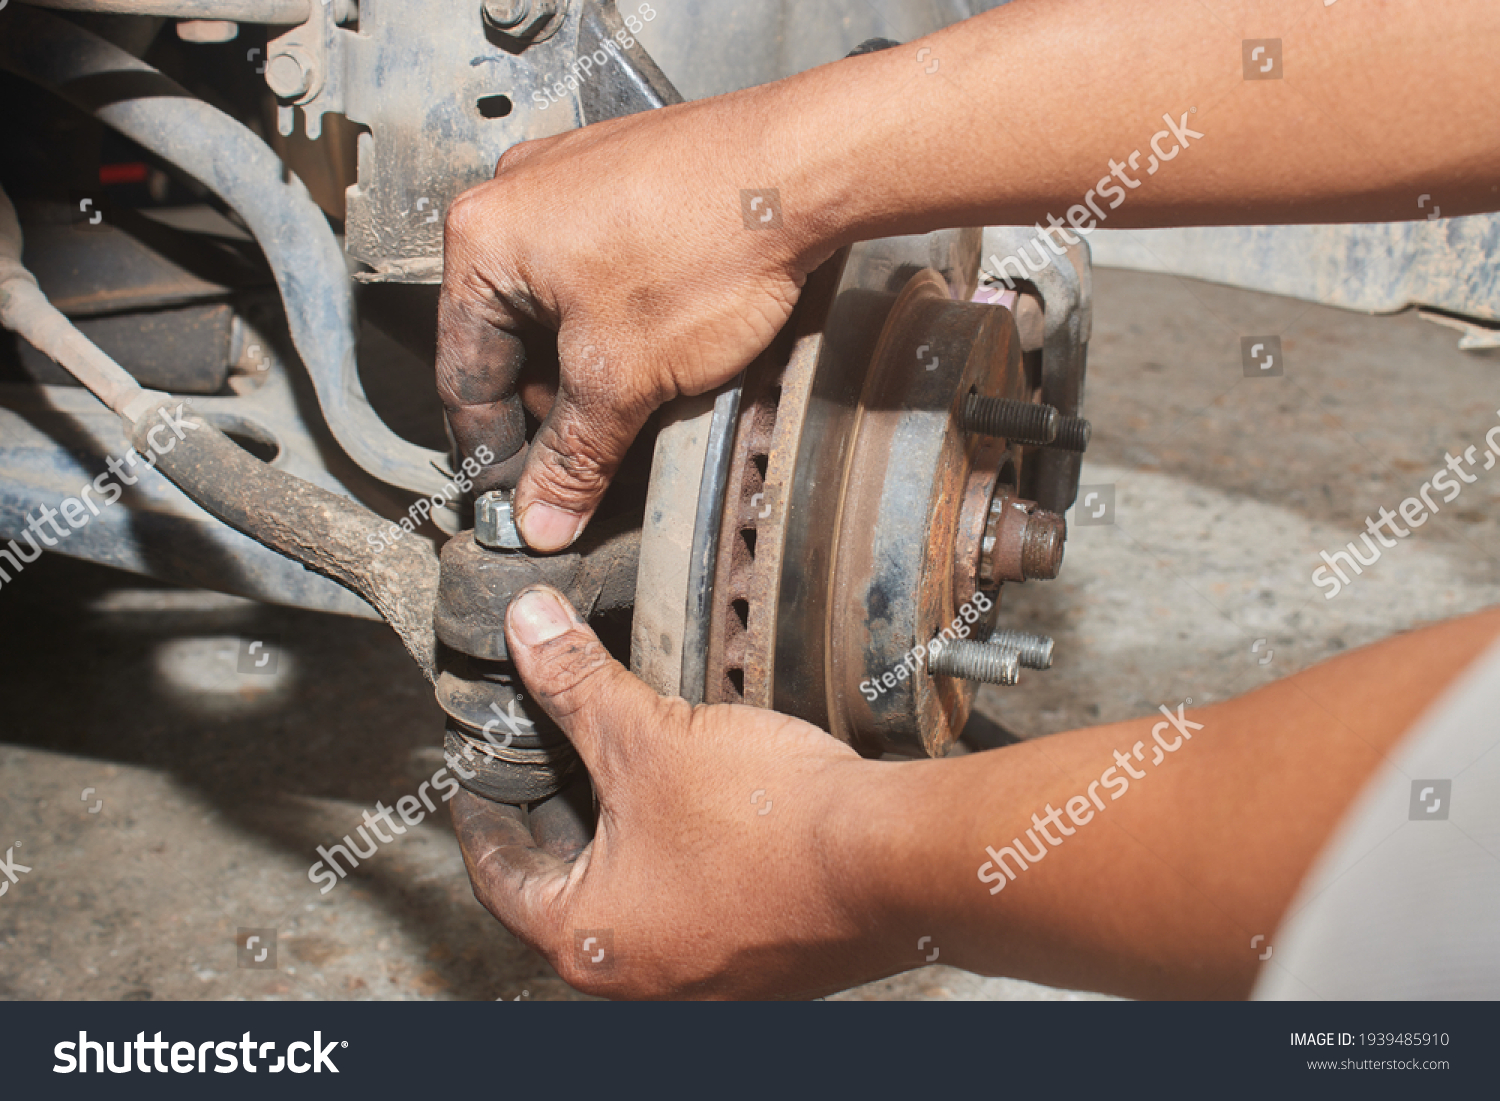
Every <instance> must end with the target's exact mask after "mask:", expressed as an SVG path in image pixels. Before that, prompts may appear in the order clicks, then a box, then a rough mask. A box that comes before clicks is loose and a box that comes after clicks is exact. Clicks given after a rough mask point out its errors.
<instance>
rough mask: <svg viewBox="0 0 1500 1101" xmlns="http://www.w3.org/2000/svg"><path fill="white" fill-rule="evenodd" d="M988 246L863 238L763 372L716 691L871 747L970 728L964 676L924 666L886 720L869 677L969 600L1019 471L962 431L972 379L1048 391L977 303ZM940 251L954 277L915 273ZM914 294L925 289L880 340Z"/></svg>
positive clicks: (717, 609) (730, 534)
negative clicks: (927, 671) (874, 703)
mask: <svg viewBox="0 0 1500 1101" xmlns="http://www.w3.org/2000/svg"><path fill="white" fill-rule="evenodd" d="M977 242H978V233H977V231H975V232H967V233H966V232H964V231H953V232H951V233H948V234H942V235H934V236H933V237H932V238H902V239H894V240H890V241H882V242H870V243H866V244H863V245H856V246H854V248H853V249H852V250H850V251H849V252H848V253H847V254H841V255H840V256H837V257H835V258H834V259H833V260H832V261H830V262H829V264H828V265H825V267H824V268H822V269H820V270H819V271H818V272H816V273H814V275H813V277H812V278H811V279H810V280H809V282H808V285H807V287H806V288H805V290H804V296H803V299H802V302H801V303H800V304H799V307H798V312H797V313H795V314H794V315H793V321H792V322H791V324H789V325H788V327H787V329H786V330H785V331H784V332H783V334H782V336H781V338H780V339H779V340H778V342H777V344H776V345H775V346H773V347H772V348H771V349H769V350H768V352H767V353H766V354H765V355H764V356H762V357H761V358H760V359H759V360H757V362H756V363H755V364H753V365H752V366H751V368H750V369H749V370H748V371H747V373H746V378H745V383H744V392H743V393H744V396H743V406H742V411H741V417H740V426H739V431H738V433H737V436H736V440H735V447H734V452H733V456H732V462H731V472H730V477H729V480H728V486H727V498H728V499H727V504H726V507H725V510H724V515H723V518H722V524H721V528H720V540H721V553H720V557H719V562H718V570H717V573H716V577H715V592H714V619H713V629H712V633H711V636H710V650H709V661H708V674H707V683H706V685H705V689H706V694H705V698H707V699H708V700H711V701H724V702H741V701H742V702H745V703H748V704H751V705H754V706H762V707H774V708H776V709H777V710H781V711H786V712H789V713H791V714H796V715H798V716H800V717H803V718H806V719H808V720H809V721H812V722H816V723H818V724H819V725H822V726H824V727H825V728H828V729H831V730H832V731H833V732H834V733H835V735H836V736H839V737H841V738H844V739H845V740H849V741H851V742H854V743H855V744H857V745H858V746H859V748H861V749H862V750H863V751H865V752H868V753H873V752H881V751H884V750H887V749H891V748H904V749H906V750H907V751H909V752H925V753H934V754H935V753H940V752H942V751H943V750H944V749H946V746H947V745H948V744H950V743H951V742H952V740H953V739H954V738H955V737H956V736H957V733H958V730H959V729H960V728H961V727H962V724H963V720H964V717H965V715H966V713H967V709H968V706H969V702H970V701H971V699H972V694H973V693H972V688H970V687H969V686H967V685H966V684H964V683H963V682H957V681H952V680H949V679H947V678H942V679H940V680H939V681H937V682H933V681H932V679H931V678H928V679H927V680H926V681H925V682H923V683H922V686H921V687H920V689H917V690H913V691H909V692H907V693H906V694H905V697H904V699H903V700H902V701H901V702H900V703H899V704H898V703H897V702H896V700H895V694H892V693H887V694H886V695H885V697H884V706H882V707H881V708H880V711H881V714H879V715H877V714H876V713H875V712H872V711H871V710H870V708H869V705H868V703H867V701H866V700H865V699H864V698H863V697H862V695H861V693H860V692H859V687H858V686H859V682H860V681H861V680H863V679H866V678H868V677H869V676H870V675H872V674H874V675H877V676H878V675H879V674H880V673H881V672H883V671H884V668H883V667H881V668H871V667H870V666H871V663H872V662H874V663H880V662H887V661H892V662H899V660H900V657H901V656H902V655H904V654H905V653H906V652H908V651H909V650H910V649H911V648H912V647H913V646H914V645H915V644H916V643H917V642H918V641H923V642H925V641H926V640H927V639H929V638H931V637H932V634H933V633H936V632H937V631H938V630H941V628H942V627H944V626H947V625H949V624H950V623H951V621H952V618H953V615H954V614H955V611H956V610H957V609H958V608H960V607H962V605H963V604H964V603H965V602H966V601H967V600H968V598H969V597H970V596H972V588H973V586H974V585H975V584H976V579H977V575H978V563H979V557H980V553H979V552H980V543H981V541H982V537H983V529H984V521H985V519H986V517H987V511H988V505H989V500H990V497H991V495H992V493H993V489H994V486H995V484H996V482H997V480H999V479H1000V478H1002V477H1004V478H1005V479H1008V482H1007V484H1013V483H1014V479H1015V476H1016V475H1015V463H1014V458H1015V456H1014V453H1013V451H1012V450H1011V449H1010V448H1008V447H1007V446H1006V445H1005V443H1004V442H1003V441H995V440H991V439H989V438H986V437H981V436H976V437H974V438H973V439H970V438H969V437H968V436H967V435H966V434H964V433H963V432H962V430H961V428H960V427H959V417H958V412H957V410H958V409H959V407H960V405H961V402H962V399H963V398H964V397H965V396H966V395H967V394H968V393H969V392H970V390H971V389H978V391H979V392H981V393H984V394H986V395H988V396H996V397H1018V398H1020V397H1031V396H1032V389H1031V388H1030V387H1029V386H1028V384H1027V381H1026V373H1025V370H1024V368H1023V365H1022V361H1021V342H1020V339H1019V335H1018V334H1017V332H1016V328H1015V325H1014V323H1013V321H1012V320H1011V315H1010V312H1009V310H1007V309H1004V308H1001V307H988V306H985V305H979V304H971V303H969V302H968V299H969V298H970V297H971V296H972V294H973V290H974V277H975V272H976V269H977V262H978V255H977V251H976V248H975V246H976V245H977ZM934 263H937V264H941V265H942V267H943V270H944V272H945V274H944V275H942V276H939V275H937V274H936V273H934V272H929V273H928V274H927V275H926V276H924V277H922V278H921V279H916V278H914V277H916V276H917V274H918V273H919V272H921V271H922V269H924V268H928V267H930V266H932V265H933V264H934ZM917 285H920V286H921V288H923V289H922V290H920V291H913V290H911V288H912V287H913V286H917ZM900 292H905V293H907V294H908V295H912V296H914V297H915V298H916V299H919V300H921V301H920V303H919V305H918V306H917V307H913V309H914V315H913V317H911V318H910V319H908V320H907V321H906V322H905V323H899V324H896V325H895V329H896V330H897V331H896V332H895V334H894V335H892V334H890V333H888V334H887V336H886V337H881V333H882V331H883V330H887V328H888V325H889V323H890V322H889V319H890V318H891V317H892V316H893V314H892V311H893V308H894V307H895V306H896V304H897V301H898V298H899V297H900ZM905 308H907V307H903V309H905ZM924 310H925V311H926V312H925V313H924V312H923V311H924ZM872 364H875V365H876V366H874V367H872ZM929 364H931V365H932V369H931V370H928V369H927V368H928V365H929ZM924 437H925V438H924ZM918 452H921V454H920V455H919V454H918ZM976 468H977V470H978V473H977V474H976V473H975V471H976ZM1002 472H1003V473H1002ZM918 498H920V500H919V499H918ZM965 506H967V507H965ZM961 517H962V518H963V522H964V525H965V527H964V530H965V533H966V535H967V536H968V540H967V547H968V549H967V552H962V553H961V552H960V551H959V550H958V548H957V544H958V543H959V542H961V540H960V539H959V536H958V527H959V524H960V519H961ZM960 561H962V562H964V563H965V564H966V566H967V574H965V573H964V571H963V570H961V569H959V568H958V563H959V562H960ZM966 586H967V587H966ZM897 605H899V608H898V607H897ZM993 614H994V609H993V605H991V608H990V615H989V616H988V617H987V618H986V623H987V622H988V621H989V620H990V619H992V618H993ZM984 628H985V624H984V623H981V625H980V628H979V629H980V630H983V629H984ZM929 631H930V632H931V633H929ZM924 635H925V637H923V636H924ZM898 644H899V645H898ZM856 672H857V674H858V675H853V674H855V673H856Z"/></svg>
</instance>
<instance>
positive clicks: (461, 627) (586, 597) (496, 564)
mask: <svg viewBox="0 0 1500 1101" xmlns="http://www.w3.org/2000/svg"><path fill="white" fill-rule="evenodd" d="M574 546H575V549H574V550H573V551H571V552H569V553H567V554H552V555H532V554H527V553H521V552H506V551H495V550H490V549H489V548H487V547H482V546H480V545H479V544H478V543H476V542H475V541H474V533H473V532H471V531H468V532H464V533H462V534H460V535H457V536H454V537H453V538H452V539H450V540H448V542H447V543H445V544H444V545H443V551H442V555H441V562H442V571H441V579H440V581H439V584H438V593H437V603H436V606H435V608H434V610H433V617H434V623H435V626H436V629H437V636H438V638H439V639H440V640H441V641H442V642H443V644H444V645H446V646H451V647H452V648H453V649H455V650H458V651H459V652H460V653H464V654H469V655H470V656H472V657H476V658H482V659H485V660H489V661H503V660H505V659H506V658H508V657H509V656H510V654H509V651H508V650H507V648H506V645H505V628H504V624H505V611H506V609H507V608H509V607H510V602H511V600H512V599H513V598H514V596H515V594H516V593H518V592H520V591H521V590H522V589H524V588H525V587H526V586H528V585H534V584H538V583H542V584H547V585H551V586H552V587H553V588H555V589H557V590H559V591H560V592H562V593H563V594H564V595H565V596H567V598H568V599H569V600H570V601H571V602H572V604H573V607H574V608H576V609H577V610H578V614H579V615H581V616H583V617H585V618H588V617H589V616H592V615H594V614H595V613H597V612H606V611H614V610H618V609H621V608H627V607H629V606H630V604H631V602H632V601H633V600H634V599H635V575H636V564H637V562H638V561H639V559H640V551H641V533H640V530H639V528H638V527H637V526H636V525H635V524H634V522H631V523H630V524H629V525H628V526H627V525H625V524H624V523H622V522H619V521H614V522H611V523H601V524H598V525H593V526H591V527H590V529H589V531H588V532H587V533H585V535H584V536H583V537H582V538H581V539H580V540H579V542H578V543H576V544H575V545H574Z"/></svg>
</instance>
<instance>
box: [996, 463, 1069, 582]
mask: <svg viewBox="0 0 1500 1101" xmlns="http://www.w3.org/2000/svg"><path fill="white" fill-rule="evenodd" d="M1067 537H1068V525H1067V521H1066V520H1064V519H1063V518H1062V517H1061V516H1059V515H1058V514H1057V513H1055V512H1048V511H1047V510H1046V509H1041V508H1037V507H1036V502H1035V501H1023V500H1021V499H1020V498H1018V497H1014V496H1012V495H1011V493H1010V490H1009V489H1008V488H1007V487H1002V488H1001V489H1000V490H997V491H996V493H995V497H994V499H993V500H992V501H991V502H990V515H989V520H988V522H987V523H986V525H985V531H984V541H983V542H982V543H981V544H980V552H979V581H980V584H981V585H982V586H987V585H993V584H994V583H995V582H997V581H1029V580H1031V579H1032V578H1041V579H1051V578H1054V577H1056V576H1057V573H1058V571H1059V570H1060V569H1061V568H1062V558H1063V543H1064V541H1065V540H1066V539H1067Z"/></svg>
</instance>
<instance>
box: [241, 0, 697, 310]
mask: <svg viewBox="0 0 1500 1101" xmlns="http://www.w3.org/2000/svg"><path fill="white" fill-rule="evenodd" d="M414 27H421V29H422V33H421V34H414V33H413V28H414ZM606 42H609V43H612V46H610V47H606V45H605V43H606ZM626 42H628V43H630V44H629V45H628V46H627V45H625V44H624V43H626ZM599 51H604V55H605V56H606V57H607V58H608V60H607V61H606V62H605V63H603V64H601V65H599V66H598V67H597V69H593V68H591V69H590V71H589V72H588V73H587V74H586V77H585V78H583V79H576V78H575V79H574V80H573V87H572V88H569V87H567V86H566V84H563V85H562V92H561V93H560V94H559V93H557V92H556V90H555V89H556V86H557V85H558V83H559V82H560V81H562V80H563V78H565V77H568V76H569V70H570V66H572V65H573V63H574V61H575V59H577V58H580V57H583V56H586V55H587V56H595V55H597V54H598V53H599ZM267 57H268V58H269V59H271V62H272V63H274V62H275V59H276V58H278V57H287V58H289V59H295V63H296V65H297V66H298V67H299V69H300V71H302V72H303V73H304V74H305V75H306V81H305V90H304V85H303V83H299V84H297V87H296V89H295V94H288V95H286V96H284V97H283V100H282V103H281V105H280V107H279V109H278V128H279V129H280V131H281V132H282V133H283V134H289V133H291V132H292V129H293V127H294V126H295V125H296V122H297V114H298V112H300V114H301V121H302V125H303V127H304V129H305V130H306V133H307V135H308V137H310V138H316V137H317V136H318V135H319V134H320V133H321V131H322V125H323V116H324V115H325V114H329V113H336V114H342V115H344V116H346V117H347V118H349V119H350V120H352V121H354V122H357V123H361V124H363V125H364V126H366V127H368V128H369V132H368V133H366V134H365V135H363V136H362V137H361V138H360V143H359V178H358V182H357V183H356V184H355V185H354V186H353V187H351V188H350V189H349V192H348V205H347V208H346V232H347V238H346V241H345V246H346V248H347V249H348V252H349V254H350V255H351V256H354V257H356V258H357V259H359V260H361V261H363V262H364V263H366V264H368V265H370V267H371V268H373V269H374V271H373V272H372V273H364V274H362V275H361V276H360V278H362V279H366V280H380V281H390V282H411V283H436V282H438V280H439V279H440V278H441V276H442V246H443V214H444V212H445V211H446V210H447V209H448V207H449V205H450V204H451V203H452V201H453V200H454V199H455V198H457V197H458V195H459V194H460V193H462V192H464V191H467V190H468V189H469V188H471V187H473V186H475V185H476V184H479V183H483V182H484V181H485V180H487V179H489V178H490V177H491V176H492V175H493V174H494V171H495V165H496V164H497V163H498V162H499V160H500V158H501V156H502V155H503V154H504V153H505V151H506V150H507V149H509V148H510V147H511V146H513V145H516V144H517V143H519V142H522V141H528V140H531V139H534V138H542V137H548V136H550V135H552V134H559V133H562V132H563V131H566V130H571V129H574V128H575V127H578V126H581V125H584V124H586V123H589V122H596V121H599V120H600V119H603V118H612V117H615V116H617V115H621V114H629V113H632V112H635V111H643V110H647V109H649V108H652V107H658V106H661V105H662V104H664V103H675V102H678V101H679V100H680V98H681V97H680V96H678V95H677V92H676V90H675V89H674V88H673V87H672V85H671V83H670V82H669V81H667V79H666V78H665V77H664V76H662V74H661V71H660V69H658V68H657V67H656V65H655V63H654V62H652V61H651V59H650V57H649V56H648V55H647V54H646V52H645V50H644V48H643V47H641V46H640V44H639V42H638V41H637V40H636V39H635V37H634V35H632V34H630V33H629V31H628V30H627V28H626V27H625V24H624V23H623V21H622V20H621V19H620V16H619V13H618V12H617V11H616V10H615V6H614V4H613V3H612V2H611V0H574V2H572V3H570V4H568V5H567V6H566V8H565V9H564V10H563V11H562V12H561V13H560V14H558V15H557V16H555V17H554V18H553V19H552V20H550V21H549V22H548V25H547V33H546V34H545V35H542V36H535V37H528V38H526V39H524V40H520V41H518V40H517V39H516V38H515V37H514V36H513V35H511V34H509V33H507V32H504V31H502V30H499V29H497V28H495V27H493V26H491V25H489V24H488V23H487V22H486V20H485V18H484V15H483V8H482V5H481V4H480V3H479V2H478V0H363V2H362V3H361V4H360V11H359V28H358V30H357V31H356V30H348V29H345V28H341V27H339V26H337V24H336V20H335V19H334V18H333V16H332V15H331V13H329V12H328V11H327V10H326V8H320V7H319V6H318V5H315V6H314V11H313V15H312V18H311V19H310V20H308V22H307V23H305V24H303V25H302V26H299V27H296V28H294V29H292V30H291V31H288V32H287V33H286V34H284V35H282V36H280V37H279V38H277V39H275V40H273V41H272V42H271V43H269V44H268V46H267ZM289 67H290V65H289ZM439 88H440V89H442V91H441V94H434V89H439ZM283 90H284V91H287V90H288V89H283Z"/></svg>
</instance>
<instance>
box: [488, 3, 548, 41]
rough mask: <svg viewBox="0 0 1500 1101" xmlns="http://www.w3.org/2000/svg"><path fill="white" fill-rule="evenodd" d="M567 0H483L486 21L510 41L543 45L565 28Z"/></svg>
mask: <svg viewBox="0 0 1500 1101" xmlns="http://www.w3.org/2000/svg"><path fill="white" fill-rule="evenodd" d="M565 7H566V4H565V2H564V0H484V3H483V6H482V7H481V8H480V11H481V13H482V14H483V16H484V21H485V22H486V23H487V24H489V25H490V26H491V27H493V28H494V29H495V30H497V31H499V32H500V33H501V34H503V35H505V36H506V37H507V38H514V39H519V40H521V41H524V42H540V41H541V40H542V39H544V38H550V37H552V35H553V34H555V33H556V32H557V28H558V27H560V26H561V25H562V13H563V9H564V8H565Z"/></svg>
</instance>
